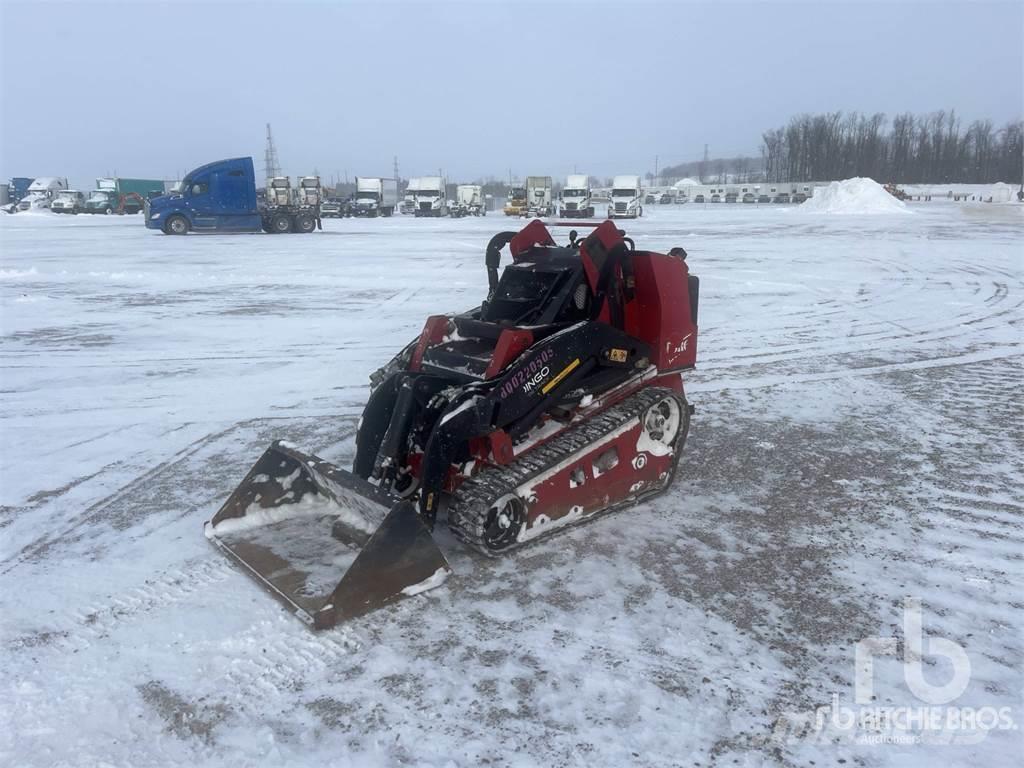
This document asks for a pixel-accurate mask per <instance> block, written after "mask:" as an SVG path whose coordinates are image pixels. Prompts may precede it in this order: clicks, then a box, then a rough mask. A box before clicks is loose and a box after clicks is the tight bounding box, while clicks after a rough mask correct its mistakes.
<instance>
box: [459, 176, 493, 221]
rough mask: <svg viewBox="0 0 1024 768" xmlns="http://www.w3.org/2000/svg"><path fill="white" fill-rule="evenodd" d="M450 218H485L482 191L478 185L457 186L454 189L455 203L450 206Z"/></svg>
mask: <svg viewBox="0 0 1024 768" xmlns="http://www.w3.org/2000/svg"><path fill="white" fill-rule="evenodd" d="M451 214H452V218H458V217H460V216H486V215H487V209H486V206H485V205H484V190H483V187H481V186H480V185H479V184H459V186H457V187H456V188H455V202H454V203H453V204H452V206H451Z"/></svg>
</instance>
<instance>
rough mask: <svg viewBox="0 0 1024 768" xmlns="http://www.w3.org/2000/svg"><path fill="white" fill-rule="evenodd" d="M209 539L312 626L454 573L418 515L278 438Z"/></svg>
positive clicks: (211, 526)
mask: <svg viewBox="0 0 1024 768" xmlns="http://www.w3.org/2000/svg"><path fill="white" fill-rule="evenodd" d="M206 536H207V537H208V538H209V539H210V540H211V541H213V542H214V543H215V544H216V545H217V546H218V547H220V548H221V549H222V550H223V551H224V553H225V554H227V555H229V556H230V557H232V558H233V559H235V560H236V561H237V562H238V563H239V564H241V565H242V566H244V568H245V569H246V570H247V571H249V573H251V574H252V576H253V577H255V578H256V579H257V580H258V581H259V582H261V583H262V584H263V586H264V587H266V588H267V589H268V590H270V592H271V593H272V594H273V595H274V596H275V597H277V598H278V599H279V600H281V601H282V602H283V603H284V604H285V605H286V606H288V607H289V608H290V609H291V610H292V611H294V612H295V614H296V615H297V616H299V618H301V619H302V620H303V621H305V622H307V623H308V624H310V625H312V626H313V627H314V628H316V629H324V628H327V627H331V626H333V625H335V624H337V623H338V622H342V621H346V620H348V619H351V618H354V617H356V616H359V615H361V614H364V613H368V612H369V611H372V610H375V609H376V608H379V607H381V606H383V605H386V604H387V603H390V602H393V601H395V600H398V599H401V598H402V597H405V596H408V595H414V594H417V593H418V592H422V591H425V590H427V589H430V588H432V587H434V586H438V585H439V584H440V583H441V582H443V581H444V579H445V578H446V577H447V575H448V574H449V573H450V572H451V568H450V567H449V565H448V562H447V560H445V557H444V555H443V554H442V553H441V550H440V549H438V547H437V545H436V544H435V543H434V540H433V539H432V538H431V535H430V532H429V531H428V530H427V527H426V526H425V525H424V524H423V521H422V520H421V519H420V517H419V515H418V514H417V512H416V508H415V506H414V505H413V504H411V503H409V502H407V501H401V500H399V499H398V498H396V497H395V496H393V495H392V494H390V493H388V492H386V491H382V490H381V489H380V488H378V487H377V486H375V485H372V484H370V483H368V482H367V481H365V480H363V479H362V478H361V477H358V476H356V475H353V474H352V473H350V472H346V471H345V470H343V469H339V468H338V467H336V466H335V465H333V464H331V463H330V462H327V461H324V460H322V459H320V458H318V457H316V456H314V455H312V454H307V453H303V452H301V451H299V450H297V449H296V448H295V447H294V446H292V445H290V444H288V443H286V442H284V441H280V440H278V441H275V442H274V443H273V444H272V445H271V446H270V447H269V448H268V449H267V450H266V452H265V453H264V454H263V456H261V457H260V459H259V461H257V462H256V464H255V466H254V467H253V468H252V469H251V470H249V474H247V475H246V476H245V479H244V480H243V481H242V483H241V485H239V486H238V488H237V489H236V490H235V492H234V493H232V494H231V496H230V497H229V498H228V500H227V501H226V502H225V503H224V506H222V507H221V508H220V510H219V511H218V512H217V514H216V515H214V516H213V519H211V520H210V521H209V522H207V523H206Z"/></svg>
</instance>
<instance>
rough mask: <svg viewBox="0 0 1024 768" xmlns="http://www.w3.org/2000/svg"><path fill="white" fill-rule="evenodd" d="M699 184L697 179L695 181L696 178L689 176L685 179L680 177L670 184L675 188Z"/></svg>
mask: <svg viewBox="0 0 1024 768" xmlns="http://www.w3.org/2000/svg"><path fill="white" fill-rule="evenodd" d="M699 184H700V182H699V181H697V180H696V179H691V178H690V177H689V176H687V177H686V178H685V179H680V180H679V181H677V182H676V183H675V184H673V185H672V186H673V187H675V188H676V189H684V188H685V187H696V186H697V185H699Z"/></svg>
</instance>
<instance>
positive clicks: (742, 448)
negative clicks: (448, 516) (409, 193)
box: [0, 203, 1024, 767]
mask: <svg viewBox="0 0 1024 768" xmlns="http://www.w3.org/2000/svg"><path fill="white" fill-rule="evenodd" d="M908 208H909V209H910V210H911V211H914V212H915V213H916V215H912V216H908V215H875V216H842V217H831V216H825V217H823V216H814V215H811V214H807V213H802V212H800V211H799V210H797V209H786V208H785V207H783V206H744V205H724V204H722V205H717V206H695V205H687V206H671V207H669V206H665V207H662V206H651V207H649V210H648V211H646V213H647V215H646V216H645V217H644V218H643V219H641V220H639V221H636V222H626V223H625V224H624V227H625V228H626V229H627V230H628V232H629V234H630V235H631V236H632V237H634V238H635V239H636V241H637V245H638V246H639V247H641V248H644V247H649V248H654V249H668V248H671V247H672V246H676V245H682V246H684V247H685V248H686V249H687V251H688V252H689V263H690V265H691V269H692V270H693V271H694V272H695V273H696V274H699V275H700V277H701V281H702V282H701V285H702V292H701V302H700V319H701V335H700V353H699V354H700V357H699V361H700V363H699V370H698V371H696V372H694V373H693V374H692V375H690V376H688V377H687V391H688V394H689V396H690V398H691V400H692V401H693V402H694V403H695V404H696V407H697V412H696V414H695V416H694V420H693V426H692V428H691V432H690V439H689V442H688V445H687V452H686V454H685V457H684V459H683V461H682V464H681V471H680V477H679V479H678V481H677V483H676V485H675V486H674V489H673V491H672V492H671V493H670V494H669V495H667V496H664V497H662V498H661V499H660V500H658V501H657V502H655V503H652V504H649V505H646V506H643V507H639V508H636V509H633V510H630V511H627V512H623V513H619V514H617V515H613V516H610V517H607V518H604V519H601V520H599V521H596V522H594V523H592V524H590V525H587V526H584V527H582V528H579V529H576V530H573V531H571V532H569V533H566V534H564V535H561V536H559V537H556V538H554V539H552V540H549V541H546V542H541V543H538V544H535V545H533V546H531V547H530V548H528V549H526V550H524V551H523V552H521V553H519V554H516V555H513V556H511V557H509V558H507V559H503V560H498V561H493V562H492V561H487V560H485V559H483V558H481V557H478V556H475V555H473V554H470V553H468V552H466V551H465V550H464V549H463V548H461V547H460V546H459V545H458V544H457V543H456V542H455V541H454V540H453V539H452V537H451V536H450V535H448V534H447V533H446V532H440V533H439V534H438V536H437V538H438V541H439V543H440V545H441V547H442V549H443V550H444V551H445V552H446V554H447V555H448V556H449V558H450V561H451V563H452V566H453V567H454V569H455V574H454V575H453V576H452V577H451V578H450V579H449V580H448V582H447V583H446V584H445V585H444V586H442V587H441V588H439V589H436V590H433V591H431V592H428V593H425V594H424V595H422V596H419V597H416V598H413V599H410V600H406V601H404V602H402V603H400V604H397V605H395V606H393V607H390V608H388V609H384V610H382V611H379V612H377V613H375V614H372V615H370V616H367V617H364V618H362V619H360V620H358V621H355V622H352V623H350V624H348V625H345V626H343V627H339V628H337V629H335V630H332V631H328V632H324V633H320V634H313V633H311V632H310V631H309V630H307V629H306V627H305V626H304V625H303V624H301V623H300V622H299V621H297V620H296V619H295V618H294V617H292V616H291V615H289V614H287V613H286V612H285V611H283V610H282V609H281V608H280V607H279V605H278V604H277V603H276V602H275V601H274V600H272V599H270V598H269V597H268V596H267V595H266V594H264V592H263V591H262V590H261V589H260V588H259V587H258V586H257V585H256V584H255V583H254V582H253V581H252V580H251V579H249V578H248V577H247V576H246V575H245V574H244V573H241V572H240V571H239V570H237V569H236V568H234V567H233V566H231V565H230V564H229V563H228V562H227V561H226V560H225V559H224V558H223V557H222V556H221V555H220V554H219V553H218V552H217V551H215V549H214V548H213V547H211V546H210V544H209V542H208V541H207V540H206V539H205V538H204V536H203V533H202V524H203V521H205V520H207V519H208V518H209V517H210V515H211V514H212V512H213V511H215V509H216V508H217V506H218V505H219V503H220V502H221V501H223V499H224V498H225V497H226V496H227V495H228V493H229V492H230V491H231V490H232V488H233V487H234V486H235V484H236V483H237V482H238V481H239V480H240V479H241V478H242V476H243V474H244V473H245V471H246V470H247V469H248V467H249V466H250V465H251V463H252V462H253V461H255V459H256V458H257V457H258V455H259V454H260V452H261V451H262V449H263V448H264V447H265V446H266V445H267V443H268V442H269V441H270V440H271V439H272V438H273V437H287V438H289V439H291V440H292V441H294V442H296V443H299V444H302V445H305V446H307V447H309V448H311V449H315V450H316V451H317V452H318V453H320V454H321V455H324V456H325V457H328V458H333V459H336V460H339V461H344V460H346V459H348V458H349V457H350V456H351V451H352V434H353V431H354V426H355V420H356V419H357V417H358V415H359V412H360V410H361V407H362V403H363V401H364V399H365V397H366V395H367V388H366V378H367V375H368V373H369V372H370V371H371V370H373V369H374V368H375V367H376V366H377V365H379V364H380V363H382V362H383V361H385V360H387V359H388V358H389V357H390V356H391V354H392V353H393V352H395V351H396V350H397V349H398V348H399V346H400V345H402V344H404V343H405V342H406V341H407V340H408V339H410V338H412V337H413V336H414V335H415V334H416V333H418V331H419V329H420V328H421V327H422V323H423V320H424V318H425V317H426V316H427V315H428V314H430V313H433V312H437V311H443V310H458V309H463V308H466V307H469V306H471V305H473V304H475V303H477V302H479V300H480V299H481V298H482V296H483V295H484V292H485V287H486V275H485V270H484V265H483V249H484V245H485V243H486V241H487V239H488V238H489V236H490V235H491V234H492V233H493V232H495V231H497V230H499V229H506V228H509V226H510V225H516V224H518V223H519V222H512V221H509V220H507V219H505V218H503V217H498V216H494V215H492V216H489V217H487V218H484V219H461V220H421V219H412V218H404V217H395V218H392V219H383V220H369V221H368V220H342V221H335V220H331V221H327V222H325V231H324V232H322V233H316V234H312V235H292V236H271V235H250V236H244V235H236V236H189V237H185V238H171V237H165V236H162V235H160V234H156V233H153V232H150V231H147V230H145V229H144V228H143V226H142V222H141V220H140V217H123V218H119V217H112V218H107V217H102V218H88V217H84V216H78V217H68V218H60V217H56V216H53V215H50V214H46V213H40V214H25V215H22V214H18V215H15V216H0V249H2V256H0V312H2V314H0V330H2V336H0V342H2V346H0V356H2V365H3V370H2V390H3V397H2V400H0V427H2V435H0V437H2V441H3V448H2V452H0V460H2V464H0V505H2V506H0V611H2V613H0V615H2V617H3V618H2V621H0V627H2V636H0V644H2V652H3V664H2V665H0V722H2V723H3V728H0V764H3V765H17V766H52V765H62V766H63V765H68V766H72V765H73V766H98V765H111V766H135V767H138V766H158V765H159V766H163V765H187V766H197V765H232V766H234V765H239V766H241V765H275V766H293V765H294V766H305V765H311V766H313V765H315V766H322V765H323V766H326V765H331V766H345V765H392V764H403V765H436V766H478V765H482V764H488V765H494V766H503V765H511V766H537V765H581V766H582V765H585V766H605V765H634V764H638V765H680V766H704V765H717V764H721V765H728V766H733V765H747V766H755V765H763V764H769V765H776V764H779V765H787V766H789V765H792V766H805V765H811V764H814V765H833V764H836V763H837V762H838V763H843V762H845V763H846V764H847V765H869V766H875V765H879V766H885V765H901V766H902V765H921V766H933V765H971V766H995V765H1007V764H1009V763H1010V762H1011V761H1012V760H1013V759H1014V758H1012V756H1013V755H1014V754H1016V755H1018V757H1019V755H1020V754H1021V748H1022V739H1021V731H1020V730H1019V729H1017V730H1012V729H999V728H998V727H997V728H994V729H992V730H989V731H979V730H973V731H972V730H970V729H956V728H954V727H951V726H949V724H948V721H947V720H945V719H943V720H942V723H941V725H944V727H941V728H930V729H927V730H924V731H923V732H922V730H921V729H920V727H919V726H920V725H921V723H922V722H925V721H922V719H921V717H922V715H921V710H920V708H921V707H932V706H934V707H935V708H937V709H939V710H941V711H940V712H939V715H940V716H941V717H942V718H946V717H947V716H949V717H952V716H953V715H950V714H949V712H950V711H953V712H954V713H955V716H956V717H958V718H960V721H961V722H963V721H964V720H965V719H966V718H968V717H974V716H975V715H977V713H978V712H981V713H982V715H981V716H980V717H981V722H982V724H983V725H986V726H988V725H990V724H992V722H993V721H991V720H990V719H989V710H987V709H986V708H994V709H993V710H992V712H996V713H997V716H999V715H1000V714H1001V715H1002V716H1003V717H1004V719H1003V720H1002V721H1001V724H1002V725H1006V724H1007V721H1006V720H1005V718H1007V717H1008V718H1011V719H1012V721H1013V722H1014V723H1015V724H1016V726H1018V727H1019V726H1021V725H1022V724H1024V706H1022V702H1021V691H1022V684H1024V677H1022V672H1021V669H1022V660H1024V654H1022V633H1021V624H1022V618H1024V610H1022V603H1021V594H1022V586H1024V585H1022V575H1024V569H1022V567H1021V564H1022V552H1024V549H1022V544H1024V518H1022V511H1024V510H1022V502H1021V497H1022V494H1021V488H1022V479H1024V459H1022V448H1024V445H1022V443H1024V416H1022V410H1021V385H1020V382H1021V377H1022V373H1024V370H1022V368H1024V366H1022V365H1021V362H1022V334H1021V331H1022V311H1021V306H1022V302H1024V277H1022V266H1024V264H1022V249H1021V243H1022V241H1024V215H1022V214H1024V209H1022V208H1020V207H1016V206H996V205H983V204H980V203H978V204H967V205H961V206H955V207H954V206H949V205H933V204H928V203H923V204H913V203H912V204H909V205H908ZM562 236H564V234H563V235H562ZM905 597H910V598H917V599H919V600H920V602H921V616H922V619H923V638H924V639H923V653H924V678H925V680H926V681H927V682H928V683H929V684H930V685H931V686H940V685H942V684H944V683H947V682H948V681H950V680H951V679H952V680H953V682H954V683H956V682H957V680H958V679H960V678H962V674H960V673H962V672H963V669H962V666H963V665H962V663H961V664H960V666H959V667H955V666H954V664H953V663H952V662H950V660H949V659H951V658H952V659H954V660H956V659H959V660H960V661H961V662H962V658H961V657H959V656H958V655H957V654H952V655H950V654H949V653H947V657H946V658H945V659H944V658H942V657H941V656H939V655H937V654H938V653H939V652H940V651H942V650H943V649H946V650H947V651H948V648H949V644H948V643H946V644H943V643H942V642H940V641H941V640H943V639H945V640H948V641H952V642H953V643H956V644H958V645H959V646H961V647H962V648H963V650H964V652H965V654H966V658H967V659H968V660H969V664H970V670H969V676H968V678H967V682H966V688H965V689H964V690H963V691H962V692H960V693H959V695H957V696H955V697H954V698H953V699H952V700H950V701H938V703H937V704H936V701H937V697H936V696H935V695H930V694H929V691H931V693H934V691H933V690H932V689H927V688H926V689H922V687H921V685H917V686H916V687H914V686H913V671H914V670H918V671H919V670H920V668H921V667H920V661H919V657H918V656H915V655H914V649H915V648H916V647H918V644H919V643H920V641H921V634H920V633H919V632H917V631H916V630H915V629H914V627H913V626H912V623H911V626H910V627H909V629H910V631H909V633H906V632H905V629H904V621H905V619H906V618H907V616H909V617H910V618H911V620H912V619H913V616H914V613H913V611H911V612H910V613H909V614H906V615H905V613H904V610H903V607H904V598H905ZM908 605H910V607H911V608H913V605H914V603H913V601H911V602H910V603H908ZM872 637H877V638H882V639H881V640H878V641H875V647H876V648H878V649H881V650H879V651H878V652H877V653H876V655H875V658H874V664H873V672H872V673H871V674H869V676H868V677H867V678H863V679H862V684H863V683H864V680H865V679H866V680H867V682H868V684H869V685H870V686H872V690H871V691H870V692H869V693H868V698H867V699H866V700H865V701H863V702H857V701H855V690H854V680H855V666H854V660H855V649H856V648H857V646H858V643H861V641H865V640H867V639H869V638H872ZM893 638H895V639H896V641H897V647H896V648H895V649H890V648H889V647H888V643H887V641H888V640H891V639H893ZM861 647H862V649H863V648H864V647H865V644H864V643H861ZM954 647H955V646H954ZM893 650H895V651H896V652H898V653H901V654H902V653H903V652H904V651H907V655H908V658H909V659H910V663H908V664H906V665H905V664H902V663H900V661H899V660H898V659H897V658H895V657H892V656H889V655H883V654H882V651H887V652H888V651H893ZM908 670H909V671H908ZM955 672H956V673H957V674H954V673H955ZM958 675H959V677H958ZM918 682H920V681H918ZM922 690H924V693H923V694H922ZM861 692H862V693H863V692H864V686H863V685H862V691H861ZM954 693H956V691H954ZM871 695H873V696H874V698H873V699H871V698H870V696H871ZM922 696H924V698H922ZM834 697H837V698H834ZM938 698H942V697H938ZM833 704H835V705H836V707H837V709H836V711H837V713H838V717H837V718H836V720H835V721H833V719H832V716H831V714H830V713H829V712H830V711H826V710H822V724H823V725H824V730H823V731H819V732H816V731H815V730H814V728H813V727H811V728H806V727H805V728H801V727H800V723H801V722H803V725H804V726H806V725H807V724H808V723H810V724H811V725H813V723H814V715H815V710H817V709H818V708H819V707H830V706H832V705H833ZM873 707H874V708H877V707H895V708H898V709H899V710H900V711H903V712H904V713H906V712H908V711H909V712H910V713H911V715H912V717H916V718H917V719H916V720H912V722H911V724H912V725H914V724H915V723H916V724H917V726H918V727H917V729H916V730H913V732H912V733H911V734H910V735H912V736H915V735H916V736H922V738H921V741H922V742H923V743H916V744H871V743H867V742H868V741H869V740H870V738H869V737H871V735H872V734H871V732H870V731H867V730H864V729H852V730H844V726H845V725H846V723H845V722H844V718H845V717H846V715H847V714H850V713H851V712H853V713H859V714H860V715H862V716H863V713H864V711H866V710H867V711H869V714H870V710H871V708H873ZM1004 707H1005V708H1009V709H1008V710H1003V711H1002V713H999V710H1000V708H1004ZM972 713H973V714H972ZM808 716H809V719H807V717H808ZM851 716H852V715H851ZM801 718H805V719H804V720H803V721H801ZM927 723H928V724H933V723H932V721H930V720H928V721H927ZM887 735H888V736H889V737H892V736H894V735H895V736H901V734H900V733H896V734H893V733H888V734H887ZM902 735H906V734H902ZM890 740H892V738H890ZM963 742H971V743H963Z"/></svg>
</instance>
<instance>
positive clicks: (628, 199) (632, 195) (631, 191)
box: [608, 176, 644, 219]
mask: <svg viewBox="0 0 1024 768" xmlns="http://www.w3.org/2000/svg"><path fill="white" fill-rule="evenodd" d="M643 215H644V207H643V191H642V190H641V189H640V177H639V176H616V177H615V179H614V180H613V182H612V202H611V205H609V206H608V218H609V219H636V218H639V217H640V216H643Z"/></svg>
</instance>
